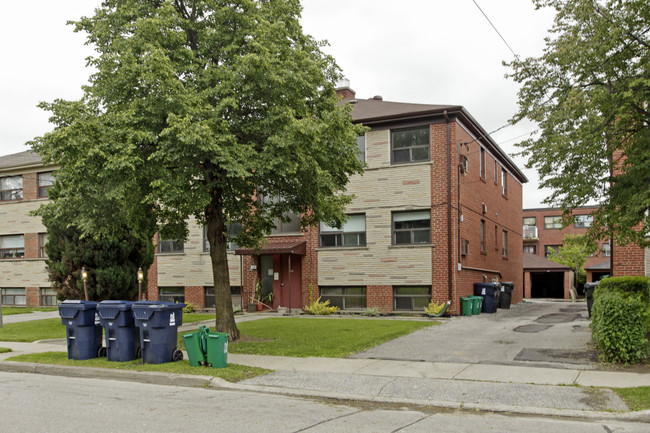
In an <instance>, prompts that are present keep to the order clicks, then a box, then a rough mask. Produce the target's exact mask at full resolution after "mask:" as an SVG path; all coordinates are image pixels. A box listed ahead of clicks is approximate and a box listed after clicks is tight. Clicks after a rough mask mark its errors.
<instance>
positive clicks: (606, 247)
mask: <svg viewBox="0 0 650 433" xmlns="http://www.w3.org/2000/svg"><path fill="white" fill-rule="evenodd" d="M611 255H612V246H611V245H610V243H609V242H605V243H604V244H603V257H611Z"/></svg>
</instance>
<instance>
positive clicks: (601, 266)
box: [585, 260, 611, 271]
mask: <svg viewBox="0 0 650 433" xmlns="http://www.w3.org/2000/svg"><path fill="white" fill-rule="evenodd" d="M610 269H611V263H610V261H609V260H605V261H604V262H600V263H598V264H597V265H592V266H589V267H588V268H585V271H609V270H610Z"/></svg>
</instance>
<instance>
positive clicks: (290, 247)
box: [235, 240, 307, 256]
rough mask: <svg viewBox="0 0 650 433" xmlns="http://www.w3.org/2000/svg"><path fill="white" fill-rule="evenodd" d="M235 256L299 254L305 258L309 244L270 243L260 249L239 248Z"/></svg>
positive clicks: (301, 242) (303, 242)
mask: <svg viewBox="0 0 650 433" xmlns="http://www.w3.org/2000/svg"><path fill="white" fill-rule="evenodd" d="M235 254H237V255H240V256H252V255H257V254H260V255H269V254H298V255H301V256H304V255H305V254H307V242H305V241H300V242H281V241H273V240H271V241H269V242H267V243H266V244H264V245H263V246H261V247H260V248H259V249H254V248H237V249H236V250H235Z"/></svg>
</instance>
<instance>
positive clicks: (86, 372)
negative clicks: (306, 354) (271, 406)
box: [0, 361, 650, 423]
mask: <svg viewBox="0 0 650 433" xmlns="http://www.w3.org/2000/svg"><path fill="white" fill-rule="evenodd" d="M0 371H6V372H12V373H35V374H48V375H53V376H65V377H81V378H94V379H110V380H121V381H129V382H140V383H149V384H155V385H165V386H170V385H171V386H181V387H192V388H210V389H215V390H233V391H246V392H256V393H260V392H262V393H266V394H275V395H284V396H289V397H304V398H319V399H331V400H338V401H361V402H369V403H385V404H404V405H412V406H420V407H436V408H441V409H448V410H470V411H479V412H491V413H508V414H521V415H535V416H553V417H562V418H582V419H590V420H597V419H603V420H617V421H635V422H648V423H650V410H645V411H638V412H603V411H581V410H572V409H566V410H562V409H550V408H538V407H520V406H505V405H493V404H492V405H485V404H475V403H459V402H451V401H442V400H421V399H409V398H391V397H379V396H368V395H360V394H348V393H338V392H334V391H310V390H304V389H290V388H280V387H271V386H260V385H247V384H242V383H232V382H227V381H225V380H223V379H221V378H218V377H214V376H199V375H189V374H170V373H158V372H151V371H133V370H113V369H107V368H95V367H73V366H67V365H53V364H38V363H31V362H16V361H2V362H0Z"/></svg>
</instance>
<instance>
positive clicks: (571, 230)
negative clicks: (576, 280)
mask: <svg viewBox="0 0 650 433" xmlns="http://www.w3.org/2000/svg"><path fill="white" fill-rule="evenodd" d="M596 209H598V206H585V207H581V208H577V209H575V210H574V211H573V214H574V215H589V214H591V213H593V212H594V211H595V210H596ZM561 215H562V209H558V208H539V209H524V212H523V218H525V217H535V219H536V224H537V233H538V236H539V241H532V242H531V241H526V242H525V243H524V244H525V245H535V246H536V249H537V251H536V252H535V253H536V254H537V255H538V256H540V257H544V246H545V245H561V244H562V241H563V240H564V236H565V235H584V234H585V233H586V232H587V229H586V228H576V227H575V226H574V224H573V223H571V224H569V225H568V226H567V227H565V228H562V229H545V228H544V217H545V216H561ZM523 218H522V222H521V224H522V227H523ZM604 243H607V241H600V242H599V245H600V248H601V249H602V245H603V244H604ZM606 260H609V257H605V256H603V254H602V253H601V252H598V253H596V254H595V255H594V256H593V257H587V260H586V261H585V268H588V267H590V266H594V265H597V264H599V263H602V262H604V261H606Z"/></svg>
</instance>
